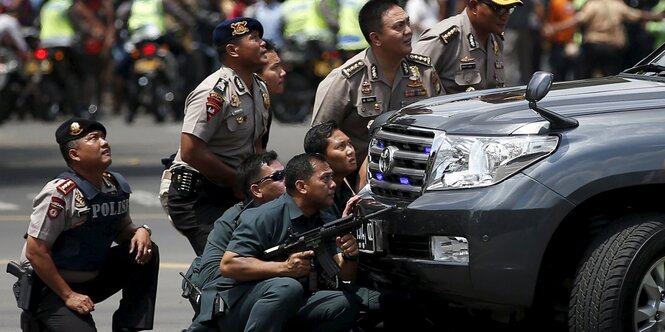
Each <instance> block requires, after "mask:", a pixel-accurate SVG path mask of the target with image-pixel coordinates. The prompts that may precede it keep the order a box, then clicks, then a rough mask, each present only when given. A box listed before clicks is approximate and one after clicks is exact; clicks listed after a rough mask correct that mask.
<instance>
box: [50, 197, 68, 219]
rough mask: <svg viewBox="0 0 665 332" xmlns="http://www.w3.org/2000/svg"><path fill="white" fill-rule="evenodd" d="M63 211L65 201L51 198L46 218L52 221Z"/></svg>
mask: <svg viewBox="0 0 665 332" xmlns="http://www.w3.org/2000/svg"><path fill="white" fill-rule="evenodd" d="M64 209H65V201H64V200H63V199H62V198H59V197H55V196H53V197H51V203H49V206H48V211H47V212H46V214H47V215H48V217H49V218H50V219H51V220H53V219H55V218H57V217H58V216H59V215H60V212H62V210H64Z"/></svg>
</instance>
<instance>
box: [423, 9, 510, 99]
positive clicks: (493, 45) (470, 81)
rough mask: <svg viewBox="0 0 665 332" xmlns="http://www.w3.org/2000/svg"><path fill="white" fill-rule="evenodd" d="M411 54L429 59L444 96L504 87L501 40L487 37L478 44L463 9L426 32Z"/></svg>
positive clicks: (478, 41)
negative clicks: (484, 42)
mask: <svg viewBox="0 0 665 332" xmlns="http://www.w3.org/2000/svg"><path fill="white" fill-rule="evenodd" d="M413 51H414V52H415V53H419V54H423V55H426V56H429V57H430V58H432V65H433V66H434V68H436V71H437V73H438V74H439V77H441V80H442V82H443V88H444V89H445V90H446V93H458V92H464V91H472V90H480V89H489V88H497V87H503V86H505V78H504V69H503V39H502V38H501V37H500V36H498V35H495V34H490V36H489V38H488V39H487V45H480V39H479V38H478V35H477V33H476V30H475V29H474V28H473V26H472V25H471V21H470V20H469V16H468V15H467V13H466V10H464V11H463V12H462V13H460V14H458V15H456V16H452V17H449V18H447V19H445V20H443V21H441V22H439V23H437V24H436V25H435V26H433V27H432V28H431V29H428V30H425V32H423V34H422V35H421V36H420V39H419V40H418V41H417V42H416V43H415V44H414V45H413Z"/></svg>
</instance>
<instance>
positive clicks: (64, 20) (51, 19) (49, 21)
mask: <svg viewBox="0 0 665 332" xmlns="http://www.w3.org/2000/svg"><path fill="white" fill-rule="evenodd" d="M71 6H72V0H49V1H47V2H46V3H44V6H43V7H42V9H41V12H40V14H39V20H40V23H41V29H40V30H39V39H40V40H42V41H45V40H53V39H67V38H73V37H74V36H75V35H76V31H75V30H74V26H73V25H72V21H71V19H70V18H69V8H70V7H71Z"/></svg>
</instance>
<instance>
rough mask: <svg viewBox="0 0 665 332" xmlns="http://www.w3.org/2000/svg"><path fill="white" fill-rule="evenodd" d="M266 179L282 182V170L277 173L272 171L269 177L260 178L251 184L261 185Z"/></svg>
mask: <svg viewBox="0 0 665 332" xmlns="http://www.w3.org/2000/svg"><path fill="white" fill-rule="evenodd" d="M268 179H271V180H273V181H282V180H284V170H283V169H281V170H279V171H274V172H273V173H272V174H270V175H268V176H266V177H264V178H261V180H259V181H256V182H254V183H252V184H261V183H262V182H263V181H266V180H268Z"/></svg>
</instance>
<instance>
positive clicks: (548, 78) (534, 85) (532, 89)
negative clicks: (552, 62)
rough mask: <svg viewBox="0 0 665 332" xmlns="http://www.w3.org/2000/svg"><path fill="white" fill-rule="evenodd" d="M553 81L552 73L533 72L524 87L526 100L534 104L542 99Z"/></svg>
mask: <svg viewBox="0 0 665 332" xmlns="http://www.w3.org/2000/svg"><path fill="white" fill-rule="evenodd" d="M553 80H554V75H553V74H552V73H548V72H544V71H538V72H535V73H534V74H533V76H531V80H530V81H529V84H528V85H527V86H526V100H528V101H530V102H533V103H535V102H537V101H539V100H541V99H543V98H544V97H545V96H546V95H547V93H548V92H550V88H551V87H552V81H553Z"/></svg>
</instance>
